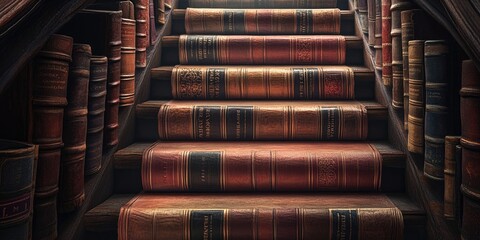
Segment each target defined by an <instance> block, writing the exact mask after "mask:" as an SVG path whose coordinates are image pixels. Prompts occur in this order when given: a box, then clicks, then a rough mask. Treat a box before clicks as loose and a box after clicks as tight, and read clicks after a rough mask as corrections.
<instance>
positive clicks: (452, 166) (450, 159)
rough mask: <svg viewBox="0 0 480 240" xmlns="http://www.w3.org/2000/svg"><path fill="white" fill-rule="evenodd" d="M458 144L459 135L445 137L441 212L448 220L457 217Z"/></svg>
mask: <svg viewBox="0 0 480 240" xmlns="http://www.w3.org/2000/svg"><path fill="white" fill-rule="evenodd" d="M459 144H460V137H458V136H446V137H445V169H444V178H445V191H444V203H443V207H444V208H443V209H444V210H443V214H444V215H445V218H446V219H448V220H455V219H457V218H458V216H456V215H457V212H456V210H457V206H458V204H459V203H458V198H459V196H457V195H458V194H459V192H457V189H456V184H457V181H458V179H457V178H458V177H460V176H459V175H460V173H459V172H457V171H456V170H457V169H456V168H457V164H458V163H457V162H456V155H457V154H456V151H457V145H459Z"/></svg>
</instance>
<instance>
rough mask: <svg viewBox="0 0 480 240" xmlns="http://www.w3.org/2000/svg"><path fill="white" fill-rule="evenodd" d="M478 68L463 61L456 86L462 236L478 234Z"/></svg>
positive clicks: (479, 144) (479, 110)
mask: <svg viewBox="0 0 480 240" xmlns="http://www.w3.org/2000/svg"><path fill="white" fill-rule="evenodd" d="M479 106H480V72H479V71H478V69H477V68H476V67H475V64H474V63H473V61H472V60H467V61H463V65H462V88H461V90H460V117H461V124H462V138H461V140H460V143H461V145H462V192H463V220H462V238H463V239H476V238H478V236H479V235H480V228H479V227H478V219H480V125H479V124H478V123H479V122H480V108H479Z"/></svg>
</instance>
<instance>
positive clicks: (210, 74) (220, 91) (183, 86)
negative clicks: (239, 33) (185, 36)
mask: <svg viewBox="0 0 480 240" xmlns="http://www.w3.org/2000/svg"><path fill="white" fill-rule="evenodd" d="M171 81H172V95H173V98H174V99H218V100H222V99H331V100H334V99H337V100H342V99H354V97H355V86H354V84H355V80H354V73H353V70H352V69H351V68H349V67H341V66H339V67H301V66H299V67H295V66H291V67H277V66H268V67H255V66H252V67H249V66H244V67H233V66H232V67H225V66H205V67H203V66H185V65H178V66H176V67H174V68H173V71H172V77H171Z"/></svg>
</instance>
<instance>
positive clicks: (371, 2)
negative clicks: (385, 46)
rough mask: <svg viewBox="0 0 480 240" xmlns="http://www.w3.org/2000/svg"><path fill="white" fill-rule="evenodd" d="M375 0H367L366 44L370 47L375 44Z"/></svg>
mask: <svg viewBox="0 0 480 240" xmlns="http://www.w3.org/2000/svg"><path fill="white" fill-rule="evenodd" d="M375 1H376V0H367V7H368V46H370V47H372V48H373V46H374V45H375V20H376V17H377V16H376V10H377V6H376V3H375Z"/></svg>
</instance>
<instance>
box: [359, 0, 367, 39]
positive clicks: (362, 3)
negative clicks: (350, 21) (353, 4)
mask: <svg viewBox="0 0 480 240" xmlns="http://www.w3.org/2000/svg"><path fill="white" fill-rule="evenodd" d="M367 5H368V4H367V0H358V4H357V6H358V8H357V13H358V19H359V22H360V27H361V28H362V32H363V34H368V6H367Z"/></svg>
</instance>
